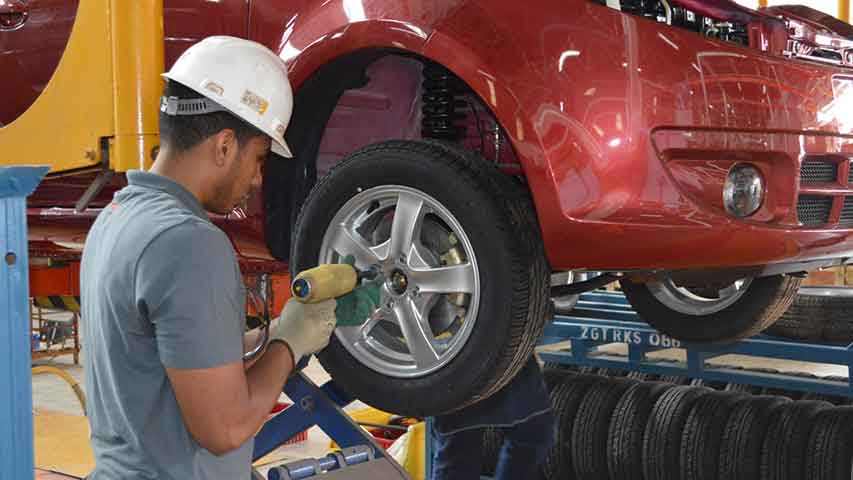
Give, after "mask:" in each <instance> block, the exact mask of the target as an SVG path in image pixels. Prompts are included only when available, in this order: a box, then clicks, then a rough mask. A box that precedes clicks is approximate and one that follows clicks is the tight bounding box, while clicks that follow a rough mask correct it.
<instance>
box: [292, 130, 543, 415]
mask: <svg viewBox="0 0 853 480" xmlns="http://www.w3.org/2000/svg"><path fill="white" fill-rule="evenodd" d="M377 195H379V196H378V197H377ZM382 195H387V196H389V197H388V198H386V197H384V196H382ZM389 198H390V200H389ZM401 198H402V199H404V200H407V201H406V203H405V205H408V206H409V207H413V206H417V205H426V206H427V207H428V208H429V209H430V210H429V211H430V213H429V214H428V215H427V214H426V213H423V212H425V211H427V210H423V209H421V208H420V207H418V208H415V209H414V210H412V209H411V208H410V209H409V210H404V212H410V213H411V212H416V213H414V214H411V218H412V219H413V220H412V221H411V224H412V225H413V230H415V231H416V232H417V231H420V235H415V236H411V238H410V239H409V237H407V236H406V235H403V236H402V237H399V235H398V238H403V241H402V243H400V245H402V246H403V247H405V248H403V247H401V251H408V252H412V251H415V252H416V253H418V255H412V256H408V257H406V256H403V255H401V256H400V257H396V256H394V258H392V256H391V255H388V256H387V257H386V258H387V260H384V261H380V260H379V259H378V256H377V255H376V254H375V253H370V252H368V251H367V250H366V249H365V246H367V245H379V246H380V247H381V246H382V245H383V243H382V241H383V238H389V237H390V230H391V227H392V226H393V221H392V220H389V218H393V216H392V215H391V212H392V210H391V208H392V207H393V209H394V210H393V211H395V212H396V209H397V205H398V202H401V201H400V199H401ZM371 199H372V200H371ZM361 201H363V203H359V202H361ZM348 202H349V203H348ZM382 202H386V203H384V204H383V203H382ZM387 202H390V203H387ZM418 202H422V203H420V204H419V203H418ZM362 208H363V209H364V212H361V209H362ZM348 209H349V210H348ZM359 212H361V213H359ZM359 215H362V216H359ZM336 216H337V217H338V219H335V217H336ZM400 218H405V217H402V216H401V217H400ZM347 219H352V220H353V221H356V220H363V221H361V223H359V225H360V227H359V231H358V232H357V236H358V237H359V239H360V240H359V242H360V243H361V247H358V248H356V247H353V245H355V243H353V242H343V241H342V242H339V243H340V244H342V245H346V248H348V249H350V250H351V251H350V252H348V251H346V250H345V249H344V248H342V247H341V248H340V250H341V252H340V253H351V252H352V251H354V252H357V253H360V254H361V259H362V260H359V259H357V263H356V265H357V266H359V267H362V268H366V267H367V265H369V264H370V262H372V261H374V260H376V261H379V262H380V263H381V264H382V268H383V269H384V270H383V272H384V273H383V274H382V275H383V276H385V277H390V274H391V272H392V270H393V269H396V271H397V272H400V271H402V272H403V273H404V274H405V275H407V276H409V275H413V272H415V266H414V264H415V263H418V262H420V267H419V268H421V270H420V271H421V272H423V271H426V270H434V269H437V268H439V267H438V266H437V265H438V264H434V263H430V260H429V259H432V262H437V260H436V257H437V256H438V253H440V251H438V250H437V252H434V251H433V249H438V246H439V244H441V243H442V242H444V243H445V244H447V245H448V246H447V248H451V247H452V248H455V249H456V252H457V253H458V254H459V256H461V255H463V254H464V258H461V259H460V260H458V261H457V262H456V263H455V264H456V265H465V266H466V267H465V269H464V270H460V271H464V273H463V274H462V275H464V276H465V277H466V278H464V281H465V285H466V286H467V288H469V290H470V291H473V292H474V293H476V294H477V295H479V300H478V301H475V300H474V299H475V298H476V297H475V296H474V293H471V294H458V293H449V294H446V295H445V294H444V293H440V294H435V296H432V297H431V296H430V295H429V294H427V295H426V297H425V300H429V299H433V300H435V299H437V300H436V302H438V301H441V305H442V306H445V305H447V306H448V308H446V309H444V311H445V312H450V313H447V314H446V315H444V317H445V320H446V321H447V322H448V323H447V324H446V325H445V326H443V327H435V326H433V324H432V322H433V318H432V317H429V319H428V322H418V321H417V320H416V319H417V318H423V317H425V315H423V314H422V315H421V317H418V316H417V315H415V314H412V310H413V308H412V307H414V306H417V304H416V302H417V300H415V299H416V298H420V297H417V292H416V291H415V290H417V289H416V288H408V287H410V286H411V284H409V283H408V281H407V282H401V283H402V285H403V287H402V288H403V289H406V291H405V293H403V294H400V296H399V298H396V300H397V301H398V302H399V304H398V305H395V306H394V309H393V310H391V309H389V310H379V311H380V312H385V313H381V315H379V317H380V318H382V319H384V320H388V319H389V318H396V315H395V313H392V312H397V311H398V310H399V311H405V312H408V313H409V314H408V315H406V316H405V317H404V318H409V319H410V320H409V321H407V322H400V323H397V324H394V323H393V322H389V321H378V322H371V325H372V328H371V329H370V330H368V332H367V333H368V334H369V335H370V336H371V338H372V339H373V340H376V339H377V338H381V339H382V340H383V341H385V342H387V343H389V344H390V345H385V344H384V343H381V342H378V341H376V342H374V343H370V342H361V343H359V342H357V341H355V340H347V338H348V337H350V338H352V337H357V336H358V335H359V332H360V330H359V329H360V328H361V327H360V326H356V327H339V328H337V329H336V331H335V334H334V335H333V336H332V339H331V341H330V343H329V346H328V347H327V348H326V349H325V350H324V351H322V352H321V353H320V354H319V359H320V362H321V363H322V365H323V367H324V368H325V369H326V370H327V371H328V372H329V373H330V374H331V376H332V377H333V378H334V379H335V381H336V383H338V384H339V385H340V386H341V387H342V388H343V389H344V390H345V391H347V392H348V393H349V394H350V395H352V396H353V397H355V398H359V399H360V400H362V401H364V402H365V403H368V404H370V405H372V406H374V407H376V408H379V409H381V410H385V411H390V412H395V413H400V414H403V415H408V416H416V417H421V416H432V415H440V414H445V413H450V412H453V411H456V410H459V409H461V408H463V407H465V406H468V405H471V404H473V403H476V402H478V401H480V400H483V399H485V398H488V397H489V396H491V395H492V394H494V393H495V392H496V391H498V390H499V389H501V388H502V387H503V386H504V385H506V384H507V383H508V382H509V381H510V380H511V379H512V378H513V376H515V374H516V373H517V372H518V371H519V370H520V369H521V367H523V366H524V364H525V363H526V362H527V360H528V359H529V357H530V355H531V354H532V352H533V348H534V346H535V344H536V342H537V340H538V338H539V336H540V335H541V333H542V330H543V328H544V324H545V322H546V321H547V320H548V318H549V311H550V305H549V302H548V293H549V288H548V285H549V282H548V266H547V262H546V261H545V257H544V252H543V244H542V240H541V238H540V234H539V227H538V225H537V220H536V216H535V212H534V209H533V205H532V202H531V201H530V198H529V195H528V193H527V191H526V189H525V188H523V187H522V185H521V184H520V183H518V182H517V181H516V180H514V179H512V178H511V177H508V176H506V175H504V174H502V173H500V172H499V171H498V170H497V169H496V168H495V167H494V166H493V165H492V164H490V163H488V162H486V161H485V160H483V159H482V158H480V157H479V156H478V155H476V154H474V153H471V152H466V151H463V150H461V149H458V148H455V147H452V146H448V145H445V144H442V143H438V142H409V141H392V142H385V143H380V144H376V145H372V146H369V147H365V148H363V149H361V150H359V151H357V152H355V153H353V154H351V155H348V156H347V157H346V158H345V159H344V160H343V161H342V162H341V163H340V164H338V165H337V166H336V167H335V168H334V169H333V170H332V171H331V172H330V173H329V174H328V175H327V176H325V177H324V178H323V179H321V180H320V181H319V182H318V184H317V185H316V186H315V187H314V189H313V190H312V191H311V194H310V195H309V196H308V198H307V199H306V201H305V203H304V206H303V208H302V210H301V212H300V214H299V218H298V220H297V224H296V229H295V239H294V242H293V249H292V251H291V256H290V259H291V270H292V271H291V274H295V273H296V272H300V271H303V270H305V269H307V268H311V267H313V266H315V265H317V264H318V263H319V262H320V260H321V254H322V255H323V257H322V260H323V261H324V262H326V261H332V262H334V261H343V259H342V258H341V257H340V255H338V254H332V252H333V249H332V248H327V249H326V251H325V252H322V251H321V250H322V249H323V248H324V247H323V242H324V239H326V240H327V241H329V244H330V245H331V244H332V242H331V240H332V239H351V238H354V237H353V235H355V234H354V233H353V232H355V229H354V227H352V226H350V225H349V224H346V225H344V224H343V223H342V222H343V221H344V220H347ZM364 219H367V220H364ZM347 221H349V220H347ZM404 221H405V220H404ZM454 222H455V223H454ZM329 225H333V227H332V228H333V229H329V228H328V227H329ZM341 225H344V226H341ZM383 225H384V227H383ZM452 225H456V227H455V228H454V227H453V226H452ZM367 227H369V230H368V232H369V233H370V234H371V235H372V237H371V238H372V240H373V241H374V242H375V243H370V244H368V241H367V240H365V236H364V235H365V234H367V233H368V232H363V231H362V229H364V228H367ZM380 227H382V228H385V229H386V231H385V232H384V235H385V237H382V235H383V232H382V228H380ZM327 230H329V232H330V236H329V237H326V232H327ZM344 231H346V232H347V234H346V235H343V234H342V235H337V236H335V235H332V233H338V232H344ZM448 232H451V233H452V234H453V235H451V233H448ZM428 234H432V237H431V238H428V239H427V240H429V242H426V243H427V244H428V245H430V246H429V247H427V246H424V244H425V240H424V239H425V237H426V236H427V235H428ZM453 238H455V239H456V242H455V244H454V243H452V242H453V240H452V239H453ZM466 239H467V240H466ZM386 245H390V241H388V242H387V244H386ZM407 245H408V246H407ZM453 245H456V246H453ZM416 247H417V248H416ZM460 248H461V253H460ZM389 249H390V247H388V248H386V251H388V250H389ZM413 249H414V250H413ZM380 251H381V248H380ZM335 257H337V258H335ZM359 262H360V263H361V264H360V263H359ZM423 265H427V266H426V267H424V266H423ZM472 265H473V266H474V267H472ZM475 267H476V268H475ZM472 268H473V272H472ZM478 271H479V274H477V272H478ZM403 278H404V279H406V277H405V276H404V277H403ZM421 278H423V277H421ZM432 278H435V277H434V276H433V277H432ZM441 278H444V279H446V278H448V277H441ZM452 278H453V279H454V280H456V279H457V278H458V276H454V277H452ZM401 283H398V284H396V285H397V287H399V286H400V284H401ZM412 284H414V285H415V286H416V287H417V286H418V283H417V282H416V281H415V280H414V277H413V280H412ZM432 285H436V286H439V287H441V286H443V285H442V284H438V281H437V280H436V281H435V282H434V283H433V284H432ZM454 285H455V284H454ZM383 288H385V287H383ZM448 288H449V287H448ZM454 288H456V287H455V286H454ZM459 288H462V287H459ZM383 291H386V290H383ZM441 291H446V290H441ZM451 291H453V292H458V291H459V290H451ZM389 295H390V294H389ZM460 297H461V300H460ZM389 298H394V297H389ZM451 299H453V301H457V302H459V301H461V302H462V305H464V306H465V308H457V307H456V305H459V304H455V305H454V304H452V303H451ZM466 302H467V303H466ZM407 307H408V308H407ZM474 308H476V309H477V310H476V315H475V314H474V312H473V310H472V309H474ZM460 310H461V311H462V312H463V313H462V315H468V314H469V312H470V318H467V319H465V320H459V318H458V317H456V315H457V314H458V313H459V312H460ZM434 312H435V310H434V309H432V310H430V312H429V313H430V314H432V313H434ZM439 313H441V312H439ZM424 323H426V324H427V325H426V326H427V327H428V328H427V329H426V330H427V331H426V333H423V332H424ZM397 325H406V326H407V327H408V329H409V333H410V335H409V336H406V335H405V332H403V329H402V328H400V327H399V326H397ZM454 325H456V327H457V330H456V332H467V333H464V334H460V335H459V337H456V333H454V334H453V335H450V336H449V337H444V339H443V340H441V342H446V343H447V344H448V345H452V346H453V347H452V348H451V347H447V349H446V350H445V352H451V353H452V354H451V353H447V354H445V353H440V354H439V353H436V351H437V350H438V348H437V347H435V345H436V343H435V342H437V341H438V340H439V339H438V338H437V337H438V335H439V334H441V335H444V333H447V332H450V331H451V330H450V328H451V327H453V326H454ZM378 326H381V328H379V327H378ZM377 328H378V330H376V329H377ZM437 328H438V330H439V332H436V329H437ZM441 328H445V330H441ZM374 332H378V333H375V334H374ZM418 332H421V334H420V335H419V334H418ZM410 338H411V339H415V342H412V340H411V339H410ZM457 339H458V340H457ZM424 340H426V341H424ZM412 343H413V344H417V345H421V346H422V348H420V349H419V351H420V352H421V354H420V355H418V357H419V358H418V361H415V358H416V357H415V355H413V354H412V353H411V352H412V351H413V350H412V349H411V347H410V344H412ZM377 344H381V346H382V348H384V349H385V351H387V352H390V353H387V354H385V356H384V357H382V356H379V355H378V354H376V353H375V352H372V351H371V350H369V349H374V350H376V349H377V348H378V347H377V346H376V345H377ZM353 352H356V353H355V354H354V353H353ZM401 358H402V360H401ZM394 362H398V363H400V364H401V365H397V364H395V363H394Z"/></svg>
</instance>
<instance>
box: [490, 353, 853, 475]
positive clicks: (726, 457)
mask: <svg viewBox="0 0 853 480" xmlns="http://www.w3.org/2000/svg"><path fill="white" fill-rule="evenodd" d="M557 371H559V373H555V372H557ZM545 375H546V378H547V379H548V384H549V389H550V392H551V401H552V405H553V407H554V416H555V419H556V420H555V421H556V423H557V442H556V444H555V445H554V447H553V448H552V450H551V452H550V453H549V455H548V457H547V460H546V462H545V464H544V466H543V471H542V477H543V478H545V479H548V480H573V479H578V480H581V479H583V480H586V479H600V480H608V479H609V480H670V479H671V480H717V479H726V480H728V479H734V480H739V479H744V480H745V479H749V480H755V479H759V480H795V479H809V480H836V479H842V478H843V479H845V480H847V479H849V478H850V476H851V475H850V474H851V461H853V407H847V406H837V405H833V404H831V403H828V402H825V401H815V400H791V398H788V397H786V396H778V395H761V394H760V392H761V390H759V389H747V388H744V387H743V386H732V387H731V388H729V387H730V386H729V385H725V386H723V388H719V389H712V388H708V387H705V386H696V385H684V384H682V385H677V384H674V383H666V382H659V381H640V380H636V379H633V378H628V377H623V376H620V377H613V376H611V377H608V376H603V375H600V374H592V375H591V374H584V373H579V372H578V371H577V370H565V369H556V368H550V369H546V370H545ZM484 442H485V445H486V446H487V447H489V448H487V449H486V450H487V452H488V451H492V452H493V453H492V454H488V453H487V455H486V456H487V457H489V458H492V459H494V460H492V462H494V461H496V458H497V455H496V452H498V451H499V449H500V434H499V432H494V431H487V438H486V439H485V440H484ZM493 471H494V464H493V463H492V465H491V468H488V467H484V473H487V472H488V473H491V472H493Z"/></svg>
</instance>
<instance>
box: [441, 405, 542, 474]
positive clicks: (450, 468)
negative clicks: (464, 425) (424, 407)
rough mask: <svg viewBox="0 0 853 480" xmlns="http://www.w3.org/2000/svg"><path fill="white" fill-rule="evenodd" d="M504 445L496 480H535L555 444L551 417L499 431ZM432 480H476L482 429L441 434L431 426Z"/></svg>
mask: <svg viewBox="0 0 853 480" xmlns="http://www.w3.org/2000/svg"><path fill="white" fill-rule="evenodd" d="M501 430H502V431H503V434H504V443H503V447H502V448H501V451H500V455H499V457H498V464H497V468H496V470H495V476H494V478H495V480H537V479H539V478H541V469H542V463H543V462H544V460H545V457H546V456H547V455H548V450H550V448H551V446H552V445H553V444H554V437H555V433H556V430H555V426H554V415H553V413H552V412H551V411H547V412H545V413H541V414H539V415H536V416H534V417H532V418H530V419H528V420H526V421H523V422H521V423H519V424H516V425H513V426H511V427H501ZM429 436H430V441H431V442H432V447H433V450H432V478H431V479H430V480H476V479H479V478H480V472H481V470H482V463H483V429H482V428H474V429H470V430H462V431H459V432H456V433H453V434H450V435H447V434H440V433H439V432H438V431H437V429H436V428H435V425H434V424H432V425H431V428H430V431H429Z"/></svg>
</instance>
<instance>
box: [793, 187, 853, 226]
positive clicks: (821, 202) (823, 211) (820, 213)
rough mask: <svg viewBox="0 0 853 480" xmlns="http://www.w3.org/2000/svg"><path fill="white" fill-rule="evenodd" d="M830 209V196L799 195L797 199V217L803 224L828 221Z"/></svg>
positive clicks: (817, 223)
mask: <svg viewBox="0 0 853 480" xmlns="http://www.w3.org/2000/svg"><path fill="white" fill-rule="evenodd" d="M848 198H849V197H848ZM830 210H832V197H826V196H820V195H800V198H799V200H798V201H797V218H798V219H799V220H800V223H801V224H803V226H808V227H814V226H817V225H824V224H826V223H828V222H829V212H830ZM851 215H853V210H851Z"/></svg>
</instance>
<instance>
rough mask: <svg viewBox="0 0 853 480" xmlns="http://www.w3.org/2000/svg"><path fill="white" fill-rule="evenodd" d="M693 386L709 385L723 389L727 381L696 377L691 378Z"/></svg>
mask: <svg viewBox="0 0 853 480" xmlns="http://www.w3.org/2000/svg"><path fill="white" fill-rule="evenodd" d="M690 386H691V387H707V388H711V389H713V390H723V389H725V388H726V382H717V381H713V380H705V379H704V378H694V379H693V380H690Z"/></svg>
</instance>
